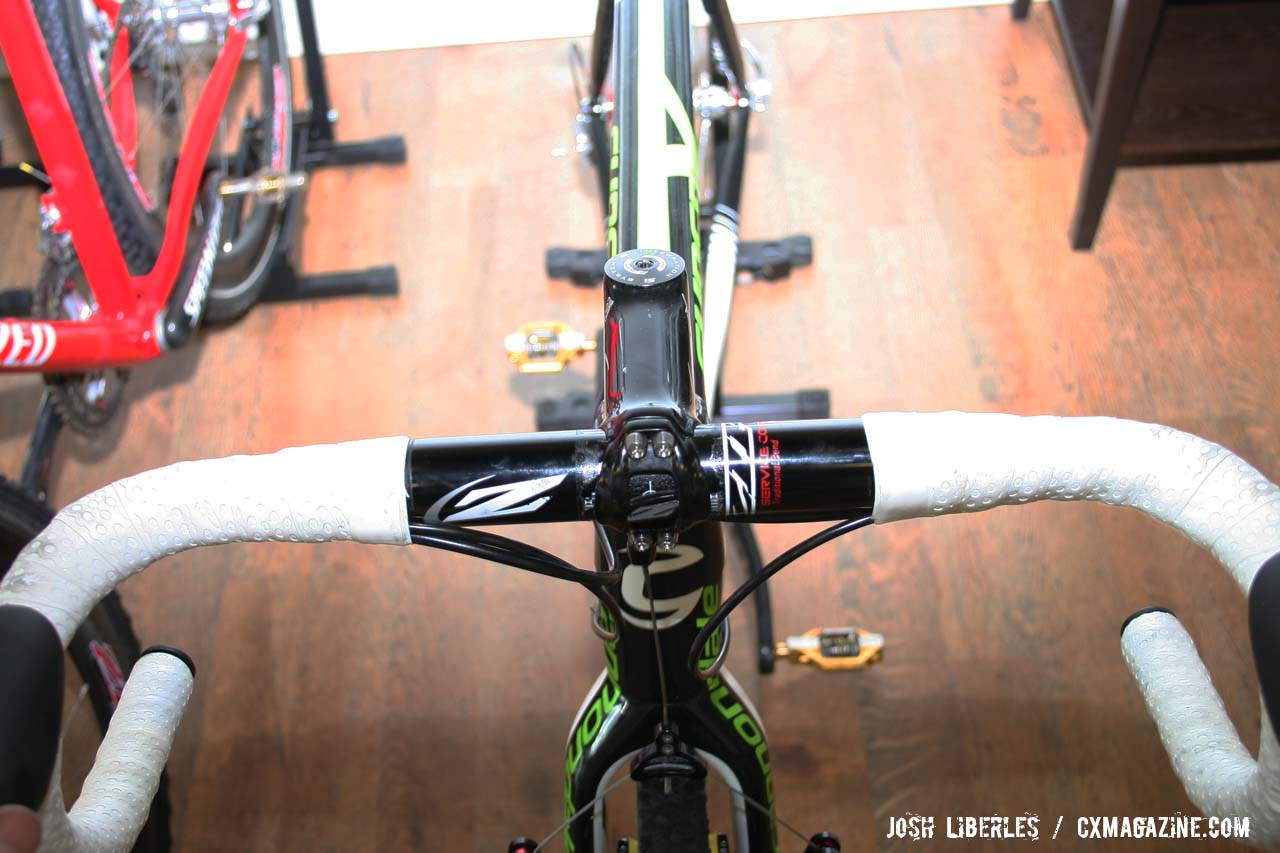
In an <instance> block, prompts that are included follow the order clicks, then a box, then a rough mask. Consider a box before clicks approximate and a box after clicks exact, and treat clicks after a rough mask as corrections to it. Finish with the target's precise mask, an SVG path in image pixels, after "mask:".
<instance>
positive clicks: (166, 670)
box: [40, 652, 192, 853]
mask: <svg viewBox="0 0 1280 853" xmlns="http://www.w3.org/2000/svg"><path fill="white" fill-rule="evenodd" d="M191 685H192V677H191V671H190V670H189V669H188V668H187V665H186V664H185V663H183V662H182V661H181V660H179V659H178V658H176V657H174V656H173V655H169V654H165V653H163V652H153V653H151V654H147V655H143V656H142V657H141V658H140V659H139V660H138V662H137V663H136V664H135V665H134V667H133V672H132V674H131V675H130V676H129V681H128V683H127V684H126V685H125V688H124V693H123V694H122V695H121V697H120V704H119V705H118V706H117V707H116V710H115V713H114V714H113V715H112V717H111V725H110V726H109V727H108V729H107V734H106V737H104V738H103V740H102V744H101V746H99V748H98V757H97V759H96V760H95V761H94V763H93V769H92V770H90V771H89V775H88V776H87V777H86V778H85V781H84V786H83V788H82V789H81V792H80V797H79V799H77V800H76V802H75V804H74V805H73V806H72V807H71V813H70V814H69V815H68V814H67V811H66V807H65V805H64V804H63V801H62V783H61V778H60V774H61V763H62V762H61V758H59V762H58V764H59V766H58V767H57V768H56V769H55V771H54V776H53V781H52V783H51V785H50V788H49V795H48V796H47V797H46V798H45V802H44V804H43V805H42V806H41V808H40V820H41V823H42V824H43V826H44V837H43V839H42V840H41V844H40V850H41V851H68V852H69V851H77V853H80V851H84V853H88V852H89V851H93V853H107V851H118V853H125V851H127V850H129V849H130V848H131V847H132V846H133V842H134V840H135V839H136V838H137V837H138V833H139V832H141V831H142V826H143V824H145V823H146V821H147V814H148V812H149V811H150V810H151V800H152V798H154V797H155V795H156V788H158V787H159V785H160V773H161V771H163V770H164V765H165V762H166V761H168V759H169V750H170V748H171V747H172V746H173V736H174V733H175V732H176V731H177V729H178V723H179V721H181V719H182V714H183V712H184V711H185V710H186V708H187V700H188V699H190V698H191Z"/></svg>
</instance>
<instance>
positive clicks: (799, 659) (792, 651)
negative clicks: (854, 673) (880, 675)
mask: <svg viewBox="0 0 1280 853" xmlns="http://www.w3.org/2000/svg"><path fill="white" fill-rule="evenodd" d="M774 651H775V653H776V654H777V656H778V657H779V658H786V659H787V660H789V661H790V662H791V663H796V664H802V665H804V666H811V667H813V668H815V669H821V670H823V671H826V672H834V671H837V670H855V669H866V668H867V667H869V666H871V665H872V664H873V663H877V662H879V661H880V660H881V659H883V658H884V635H883V634H873V633H872V632H870V631H864V630H863V629H862V628H810V629H809V630H808V631H805V632H804V633H803V634H801V635H800V636H798V637H787V639H785V640H783V641H782V642H780V643H778V645H777V648H776V649H774Z"/></svg>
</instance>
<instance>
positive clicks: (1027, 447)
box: [863, 412, 1280, 593]
mask: <svg viewBox="0 0 1280 853" xmlns="http://www.w3.org/2000/svg"><path fill="white" fill-rule="evenodd" d="M863 426H864V427H865V429H866V433H867V443H868V446H869V448H870V451H871V461H872V464H873V465H874V466H875V480H876V497H875V508H874V511H873V516H874V518H875V520H876V521H877V522H886V521H896V520H899V519H905V518H919V517H925V516H935V515H943V514H946V513H956V512H979V511H981V510H985V509H992V508H994V507H997V506H1008V505H1016V504H1024V503H1030V502H1032V501H1039V500H1060V501H1068V500H1090V501H1099V502H1101V503H1107V504H1112V505H1114V506H1127V507H1132V508H1133V509H1137V510H1140V511H1141V512H1144V513H1146V514H1147V515H1150V516H1152V517H1153V518H1155V519H1157V520H1159V521H1163V522H1164V523H1165V524H1169V525H1171V526H1173V527H1175V528H1177V529H1178V530H1180V531H1182V532H1183V533H1184V534H1186V535H1187V536H1188V537H1190V538H1191V539H1192V540H1193V541H1194V542H1196V543H1197V544H1199V545H1201V546H1202V547H1204V548H1207V549H1209V550H1210V551H1212V552H1213V554H1214V556H1215V557H1217V558H1218V561H1219V562H1221V563H1222V564H1223V566H1225V567H1226V568H1227V570H1228V571H1230V572H1231V574H1232V576H1233V577H1235V579H1236V581H1237V582H1238V583H1239V584H1240V588H1241V589H1242V590H1244V591H1245V592H1246V593H1247V592H1248V591H1249V587H1250V585H1251V584H1252V583H1253V578H1254V576H1255V575H1256V574H1257V571H1258V569H1259V568H1261V566H1262V564H1263V562H1265V561H1266V560H1267V558H1269V557H1270V556H1271V555H1273V554H1275V553H1277V552H1280V488H1277V487H1276V486H1275V485H1274V484H1272V483H1271V482H1269V481H1268V480H1267V478H1266V477H1264V476H1262V474H1260V473H1259V472H1258V471H1257V470H1256V469H1254V468H1253V467H1252V466H1250V465H1249V464H1248V463H1247V462H1245V461H1244V460H1243V459H1241V458H1240V457H1238V456H1236V455H1235V454H1234V453H1232V452H1231V451H1229V450H1227V449H1226V448H1224V447H1222V446H1220V445H1217V444H1214V443H1213V442H1211V441H1205V440H1204V439H1202V438H1199V437H1198V436H1194V435H1191V434H1190V433H1185V432H1180V431H1178V430H1175V429H1171V428H1169V427H1166V426H1159V425H1156V424H1146V423H1140V422H1138V421H1127V420H1121V419H1118V418H1062V417H1053V416H1040V417H1019V416H1017V415H1000V414H967V413H963V412H937V413H927V414H921V413H903V412H889V413H881V414H871V415H866V416H864V418H863Z"/></svg>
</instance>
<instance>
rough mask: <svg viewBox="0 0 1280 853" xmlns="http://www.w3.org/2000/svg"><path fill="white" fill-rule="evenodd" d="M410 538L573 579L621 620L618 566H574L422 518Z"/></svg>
mask: <svg viewBox="0 0 1280 853" xmlns="http://www.w3.org/2000/svg"><path fill="white" fill-rule="evenodd" d="M409 541H411V542H413V544H415V545H425V546H427V547H428V548H439V549H441V550H442V551H452V552H453V553H455V554H463V555H466V556H468V557H475V558H477V559H480V560H487V561H489V562H492V563H500V564H502V565H504V566H511V567H512V568H516V569H524V570H525V571H530V572H535V573H536V574H540V575H546V576H548V577H553V578H558V579H560V580H567V581H574V582H576V583H578V584H581V585H582V586H583V587H585V588H586V590H587V591H588V592H590V593H591V594H592V595H594V596H595V597H596V600H598V601H599V602H600V603H601V605H602V606H604V608H605V609H606V610H608V611H609V614H610V616H612V617H613V619H614V620H615V624H617V623H620V622H621V621H622V611H621V610H620V609H619V607H618V602H617V600H616V598H615V597H614V596H613V595H612V594H611V592H610V590H611V589H612V588H613V587H615V586H616V585H617V584H618V583H619V582H621V580H622V572H621V571H620V570H618V569H616V567H612V566H611V568H610V570H609V571H605V572H588V571H584V570H583V569H579V568H576V567H574V566H573V565H572V564H571V563H569V562H567V561H565V560H562V559H561V558H560V557H557V556H556V555H555V554H551V553H548V552H547V551H543V550H542V549H541V548H535V547H534V546H533V545H530V544H528V543H526V542H520V541H517V540H515V539H508V538H507V537H505V536H498V535H496V534H493V533H486V532H484V531H482V530H475V529H474V528H470V527H456V526H454V525H451V524H435V523H432V522H427V521H421V522H412V523H411V524H410V525H409Z"/></svg>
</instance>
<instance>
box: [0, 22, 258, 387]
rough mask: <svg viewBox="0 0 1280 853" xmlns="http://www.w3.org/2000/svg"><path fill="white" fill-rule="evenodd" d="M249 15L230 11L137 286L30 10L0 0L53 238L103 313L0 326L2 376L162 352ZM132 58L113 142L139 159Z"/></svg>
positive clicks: (5, 49) (123, 361) (122, 70)
mask: <svg viewBox="0 0 1280 853" xmlns="http://www.w3.org/2000/svg"><path fill="white" fill-rule="evenodd" d="M97 2H98V6H99V8H100V9H102V11H103V12H104V13H105V14H107V15H108V17H110V18H111V19H112V21H113V22H114V19H115V15H116V14H117V13H118V12H119V8H120V7H119V4H118V3H116V2H115V0H97ZM252 5H253V4H251V3H243V2H239V3H237V2H232V3H231V4H230V7H231V12H230V22H229V24H228V26H227V33H226V38H225V39H224V40H223V43H222V48H221V51H220V52H219V55H218V58H217V60H216V62H215V63H214V66H213V70H212V72H211V73H210V75H209V79H208V81H207V82H206V84H205V88H204V91H202V92H201V93H200V99H199V102H198V103H197V105H196V109H195V112H194V115H193V117H192V121H191V124H190V126H189V127H188V129H187V136H186V138H185V139H184V140H183V141H182V150H181V152H180V154H179V156H178V165H177V171H176V172H175V174H174V180H173V189H172V192H171V194H170V197H169V210H168V216H167V218H166V220H165V228H164V241H163V243H162V244H161V248H160V254H159V256H158V257H157V258H156V262H155V265H154V266H153V267H152V268H151V270H150V271H149V272H147V273H145V274H143V275H136V276H135V275H130V274H129V269H128V267H127V265H126V264H125V260H124V254H123V253H122V252H121V249H120V245H119V243H118V241H117V240H116V234H115V230H114V229H113V228H112V225H111V220H110V218H109V217H108V215H107V209H106V205H105V204H104V203H103V200H102V193H101V191H100V190H99V188H98V183H97V181H96V180H95V179H94V176H93V169H92V168H91V167H90V165H89V157H88V155H87V154H86V153H85V149H84V145H83V144H82V143H81V141H80V134H79V130H78V129H77V127H76V123H75V118H74V116H73V115H72V113H71V108H70V106H68V104H67V99H66V96H65V95H64V94H63V91H62V84H61V82H60V81H59V79H58V73H57V71H56V70H55V69H54V66H53V60H52V59H50V57H49V51H48V49H47V48H46V47H45V43H44V36H43V34H42V33H41V31H40V25H39V22H38V21H37V20H36V16H35V12H34V11H33V9H32V7H31V4H30V0H0V20H2V21H4V25H3V26H0V52H2V53H3V54H4V58H5V61H6V62H7V63H8V66H9V72H10V74H11V75H12V77H13V83H14V88H15V89H17V92H18V98H19V100H20V101H21V103H22V108H23V111H24V113H25V114H26V118H27V122H28V124H29V125H30V127H31V134H32V136H33V138H34V139H35V143H36V149H37V150H38V151H39V152H40V158H41V160H42V161H43V163H44V167H45V171H46V172H47V173H48V175H49V180H50V183H51V184H52V187H51V189H50V190H49V192H48V193H46V196H45V199H44V202H45V203H46V204H51V205H52V206H53V207H54V208H55V209H56V210H57V211H58V214H59V216H58V220H57V224H56V225H55V226H54V227H55V230H57V231H59V232H63V233H68V234H70V236H71V242H72V245H73V246H74V247H75V250H76V255H77V257H78V258H79V261H80V266H81V267H82V269H83V270H84V274H85V278H86V279H87V280H88V282H89V286H90V288H91V289H92V290H93V294H94V297H95V299H96V300H97V303H98V311H97V313H96V314H94V316H93V317H91V318H90V319H88V320H83V321H78V320H35V321H33V320H13V319H6V320H0V371H3V372H14V371H40V372H42V373H64V372H76V371H81V370H86V369H90V368H102V367H120V366H124V365H129V364H136V363H138V362H142V361H146V360H147V359H150V358H154V357H155V356H157V355H160V354H161V353H162V352H164V351H165V350H164V339H163V336H162V335H161V334H160V320H161V317H162V315H163V313H164V310H165V305H166V303H167V302H168V299H169V294H170V291H171V290H172V289H173V287H174V285H175V283H176V281H177V278H178V271H179V269H180V267H181V264H182V259H183V254H184V252H185V249H186V243H187V232H188V229H189V227H190V223H191V214H192V208H193V206H194V204H195V200H196V195H197V193H198V192H199V189H200V181H201V178H202V176H203V174H204V168H205V163H206V160H207V158H208V155H209V149H210V146H211V145H212V144H213V137H214V133H215V132H216V130H217V126H218V119H219V117H220V116H221V115H222V110H223V106H224V104H225V103H226V100H227V95H228V93H229V92H230V90H231V84H232V82H233V80H234V78H235V74H236V68H237V67H238V66H239V64H240V58H241V56H242V55H243V53H244V46H245V41H246V39H247V38H248V34H247V31H246V28H245V27H244V26H243V25H242V24H243V23H244V22H245V20H246V18H247V16H248V14H249V12H251V11H252ZM128 50H129V46H128V41H127V38H126V39H125V40H124V41H123V42H122V43H117V45H116V47H115V50H114V52H113V55H112V58H111V63H112V66H111V67H112V69H113V72H118V73H119V83H118V84H117V85H116V86H114V87H113V92H112V98H111V105H110V110H111V117H112V124H113V125H114V126H115V130H116V134H117V139H116V141H117V143H118V144H120V145H121V150H123V151H126V152H129V151H132V150H133V149H134V147H135V146H134V145H133V144H128V143H132V142H133V135H135V134H136V132H137V128H136V118H135V111H134V110H135V105H134V99H133V84H132V78H131V76H130V74H129V66H128V58H127V57H128ZM117 55H121V56H122V58H121V59H117V58H116V57H117ZM117 93H119V97H117V96H116V95H117ZM129 156H131V155H129Z"/></svg>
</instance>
